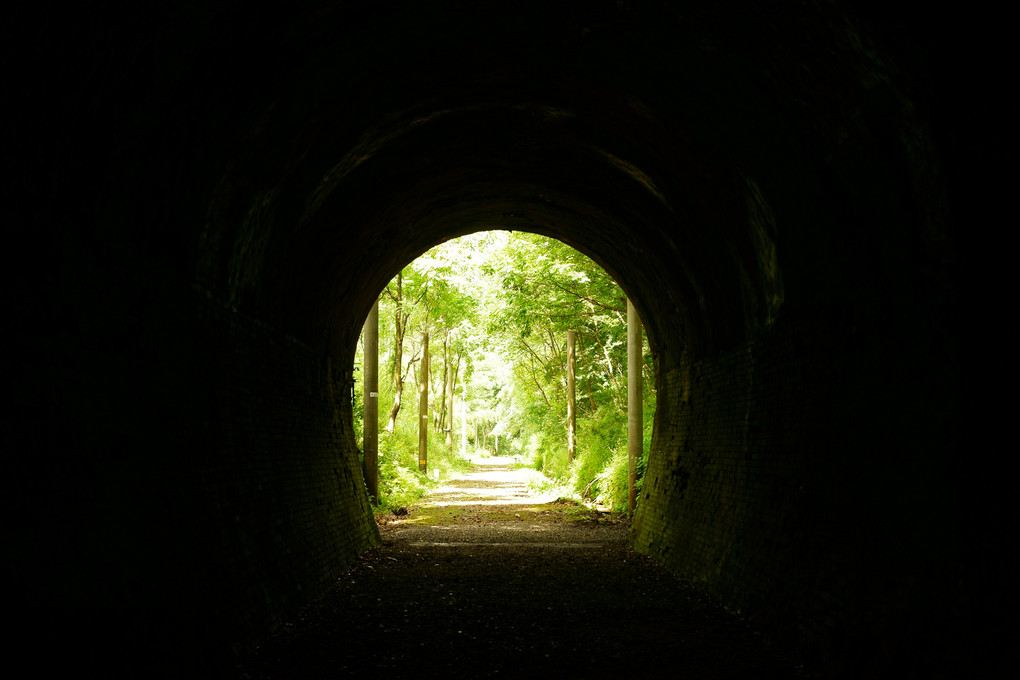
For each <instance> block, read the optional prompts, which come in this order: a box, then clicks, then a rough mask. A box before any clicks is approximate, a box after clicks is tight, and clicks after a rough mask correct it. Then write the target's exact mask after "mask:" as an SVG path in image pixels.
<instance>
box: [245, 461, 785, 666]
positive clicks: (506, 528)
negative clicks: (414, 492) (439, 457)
mask: <svg viewBox="0 0 1020 680" xmlns="http://www.w3.org/2000/svg"><path fill="white" fill-rule="evenodd" d="M510 462H511V461H509V460H508V459H504V458H490V459H485V460H481V461H478V463H477V464H476V465H475V466H474V468H473V469H472V470H471V471H470V472H468V473H466V474H462V475H460V476H459V477H458V478H457V479H455V480H453V482H451V483H450V484H448V485H447V486H445V487H443V488H440V489H438V490H437V491H436V492H435V493H433V494H432V495H431V496H430V497H429V498H428V499H427V500H426V502H424V503H422V504H421V505H420V506H418V507H413V508H411V509H410V512H409V514H408V515H406V516H402V517H395V516H387V517H382V518H380V519H379V522H380V531H381V533H382V537H383V546H382V547H381V548H379V549H376V550H372V551H369V552H368V553H366V554H365V555H364V556H363V557H362V558H361V559H360V560H359V561H358V562H357V563H356V564H355V565H354V566H353V567H352V568H351V569H350V570H349V571H348V572H347V573H346V574H344V575H343V576H342V577H341V578H340V579H339V580H338V582H337V584H336V586H335V587H334V588H333V589H332V590H330V591H329V592H328V593H327V594H326V595H324V596H323V597H322V598H320V599H319V600H318V601H316V602H315V603H314V604H313V605H312V606H311V607H309V608H308V609H306V610H305V611H304V612H303V613H302V615H301V616H300V617H299V618H298V619H297V620H295V621H294V622H293V623H291V624H288V625H287V626H286V627H285V630H283V631H282V632H281V633H280V634H278V635H276V636H274V637H273V638H271V639H270V640H268V641H267V642H266V643H265V644H264V645H262V647H261V648H260V650H259V653H258V655H257V656H256V657H255V658H254V659H252V660H251V663H250V664H248V665H247V666H246V667H244V668H242V669H240V673H239V677H241V678H274V679H281V678H308V679H311V678H345V677H354V676H356V675H358V676H360V675H364V674H365V673H366V672H367V673H368V674H369V675H367V676H366V677H384V678H385V677H394V678H396V677H407V678H415V679H418V678H440V677H442V678H449V679H460V678H490V677H495V678H534V677H536V676H538V675H553V676H556V677H560V678H599V677H613V676H615V677H620V678H663V677H678V678H795V677H800V675H799V674H798V673H797V672H796V671H795V670H793V669H792V668H791V667H790V666H789V665H788V664H786V663H784V662H782V661H781V660H780V659H778V658H776V657H775V656H774V655H773V654H771V653H770V652H769V651H768V650H767V649H766V648H765V647H764V646H763V645H762V644H761V642H760V641H759V640H758V638H757V637H756V636H755V635H754V634H752V633H751V632H750V631H749V630H748V629H747V628H746V627H745V626H744V625H743V624H742V623H741V622H740V621H739V620H737V619H735V618H734V617H732V616H730V615H729V614H728V613H727V612H726V611H725V610H723V609H722V608H720V607H719V606H717V605H715V604H714V603H712V602H711V601H709V600H708V599H706V598H704V597H702V596H700V595H698V594H697V593H696V592H695V591H693V590H692V589H690V588H688V587H687V586H686V585H685V584H684V583H683V582H681V581H679V580H678V579H677V578H676V577H674V576H672V575H671V574H669V573H667V572H666V571H665V570H664V569H662V568H660V567H658V566H657V565H656V564H655V563H653V562H652V561H651V560H650V559H648V558H646V557H644V556H641V555H638V554H636V553H634V552H633V551H632V550H631V549H630V548H629V547H628V544H627V532H628V529H629V522H628V521H626V520H621V519H611V518H609V517H608V515H604V514H601V513H596V512H593V511H591V510H589V509H588V508H586V507H584V506H578V505H576V504H573V503H570V502H562V501H560V502H557V501H556V500H555V499H553V498H536V497H532V496H529V495H528V493H527V489H526V487H525V485H524V482H523V479H524V477H523V476H522V473H521V472H519V471H516V470H514V469H513V468H512V466H511V465H510Z"/></svg>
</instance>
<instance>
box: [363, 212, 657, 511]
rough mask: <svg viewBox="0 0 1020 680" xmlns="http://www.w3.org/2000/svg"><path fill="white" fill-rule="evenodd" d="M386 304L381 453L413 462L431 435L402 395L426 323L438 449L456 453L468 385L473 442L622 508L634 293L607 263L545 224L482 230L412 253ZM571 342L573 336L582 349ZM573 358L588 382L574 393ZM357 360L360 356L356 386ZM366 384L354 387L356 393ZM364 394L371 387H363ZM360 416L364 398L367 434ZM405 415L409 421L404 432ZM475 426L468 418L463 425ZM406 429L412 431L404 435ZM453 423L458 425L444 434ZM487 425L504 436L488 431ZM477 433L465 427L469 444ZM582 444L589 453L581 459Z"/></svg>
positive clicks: (415, 376)
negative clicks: (423, 435) (420, 436)
mask: <svg viewBox="0 0 1020 680" xmlns="http://www.w3.org/2000/svg"><path fill="white" fill-rule="evenodd" d="M380 312H381V314H382V319H383V322H382V324H381V329H382V330H381V336H382V337H383V340H382V345H381V351H380V354H381V356H382V359H381V361H382V364H383V365H384V366H385V368H384V369H383V371H382V375H383V376H385V378H384V379H383V381H382V383H383V388H382V390H381V391H380V397H379V398H380V408H381V410H382V412H383V415H381V416H380V418H379V421H380V422H379V429H380V431H385V432H386V434H384V435H383V437H384V439H388V442H387V445H386V447H385V448H386V449H388V452H384V455H387V453H388V455H393V454H394V453H395V449H399V450H400V451H401V452H402V453H403V454H404V457H405V458H406V460H404V467H405V468H407V469H408V470H412V469H413V468H414V465H413V460H412V456H411V449H413V448H414V446H415V445H419V444H420V441H418V440H416V439H415V437H414V432H413V430H414V428H415V427H416V412H415V409H416V404H415V403H414V402H407V400H406V399H405V397H404V394H405V393H407V394H408V398H409V395H410V394H413V390H414V389H415V387H416V385H420V375H421V371H419V370H417V365H418V364H420V362H421V360H422V356H421V335H422V333H423V332H427V333H429V335H430V347H431V349H432V354H431V356H432V362H431V363H432V364H433V368H432V369H431V370H430V372H429V373H430V375H431V376H432V380H431V381H430V382H431V385H430V388H429V391H428V394H429V403H430V414H431V417H430V421H431V423H432V425H433V427H434V429H436V433H435V434H431V435H429V436H428V442H429V444H430V447H429V449H430V451H433V452H436V451H438V452H440V453H441V454H442V455H444V456H448V455H449V454H450V453H451V452H452V448H451V446H450V444H451V442H452V439H454V437H453V435H452V433H451V428H452V420H450V419H448V418H447V410H448V408H447V401H449V402H450V406H449V410H451V411H452V410H453V406H452V402H453V394H457V395H458V404H457V406H458V408H457V411H458V412H461V409H464V408H467V405H468V402H469V403H470V404H471V406H470V411H471V413H472V420H473V422H474V427H473V429H472V431H471V434H470V439H471V440H472V447H473V449H477V450H482V448H483V447H487V449H488V450H490V452H497V451H494V450H493V449H494V447H496V446H498V447H499V450H498V452H500V453H504V454H506V455H515V456H516V457H517V458H518V459H519V460H523V462H524V464H525V465H529V466H535V467H537V468H538V469H540V470H541V471H542V472H543V473H546V474H547V475H548V476H550V477H552V478H555V479H556V480H557V481H558V482H559V483H561V484H568V485H572V486H573V487H576V488H573V489H572V490H571V493H576V494H579V495H582V496H585V497H586V498H587V499H588V500H591V501H596V500H598V501H601V502H602V504H603V505H605V506H607V507H612V508H613V509H614V510H615V511H617V512H619V511H621V509H622V508H624V507H626V504H627V495H626V489H627V479H626V474H624V475H623V477H622V478H617V477H619V472H620V470H621V469H622V470H623V471H624V473H625V471H626V468H627V457H626V453H627V437H628V434H627V420H626V413H627V410H628V408H629V407H628V403H627V398H628V395H627V389H628V380H629V378H630V376H629V374H628V365H627V362H628V355H627V352H628V341H627V323H628V319H627V296H626V293H625V292H624V291H623V289H622V288H620V286H619V284H618V283H617V282H616V281H615V279H613V278H612V277H611V276H610V275H609V273H608V272H606V271H605V270H604V269H603V268H602V267H601V266H599V265H598V264H597V263H595V262H594V261H592V260H591V259H590V258H588V257H587V256H585V255H584V254H582V253H580V252H579V251H577V250H575V249H573V248H571V247H569V246H567V245H566V244H564V243H562V242H561V241H558V240H556V239H551V238H548V237H544V236H542V235H540V234H534V233H527V232H520V231H518V232H512V231H508V230H496V231H486V230H482V231H479V232H475V233H474V234H471V235H467V236H463V237H459V238H455V239H451V240H449V241H446V242H444V243H442V244H440V245H438V246H436V247H433V248H431V249H430V250H428V251H427V252H426V253H424V254H423V255H422V256H421V257H419V258H417V259H415V260H414V261H413V262H411V263H408V265H407V266H406V267H404V268H403V269H402V270H401V271H400V272H399V273H398V275H397V276H395V277H394V278H393V279H392V280H391V281H390V282H389V284H387V287H386V289H385V290H384V291H383V292H382V293H381V294H380ZM398 325H399V329H398ZM570 336H572V337H570ZM568 337H569V339H568ZM571 341H572V344H571ZM642 344H646V343H642ZM568 347H572V348H573V350H572V351H573V354H572V358H568ZM359 351H360V346H359ZM638 352H639V356H645V357H646V358H647V362H645V361H643V360H642V361H640V362H639V363H640V365H641V366H642V368H641V370H640V373H639V376H638V380H639V381H640V382H641V383H644V384H645V388H644V389H643V390H642V389H640V388H639V389H638V394H644V395H645V397H647V399H648V404H647V406H646V410H647V418H646V420H647V421H648V422H647V423H646V427H645V429H646V431H647V436H648V437H650V436H651V434H652V422H651V421H652V415H653V414H654V404H655V402H654V398H655V396H654V395H655V391H654V379H655V377H654V360H653V355H652V354H651V353H645V352H643V351H642V350H641V349H639V350H638ZM397 361H399V362H400V364H401V366H400V370H401V374H400V376H399V378H398V377H397V376H396V375H395V371H396V370H397V368H396V366H397V363H396V362H397ZM568 362H569V363H570V364H571V365H572V368H573V369H574V373H575V374H576V375H577V384H578V385H579V389H577V390H576V392H577V393H576V394H575V398H574V400H573V401H572V402H571V401H570V400H569V398H568V390H567V387H568V378H567V368H568ZM359 365H360V363H359V362H356V365H355V380H356V383H357V384H360V382H359V381H358V379H359V372H358V370H357V369H358V366H359ZM440 376H441V377H440ZM447 376H449V378H450V382H446V380H447ZM405 379H406V380H407V382H409V383H410V385H405V382H404V381H405ZM454 381H456V384H453V383H454ZM468 383H470V384H471V386H470V388H468ZM408 390H412V391H411V392H408ZM362 393H363V391H362V390H361V389H359V388H356V389H355V391H354V394H355V398H356V401H357V398H358V397H359V396H360V395H361V394H362ZM468 395H470V396H469V397H468ZM462 397H463V398H467V399H468V402H464V401H462V399H461V398H462ZM364 398H365V399H366V400H367V399H369V398H370V397H369V396H368V395H367V393H365V396H364ZM568 402H569V403H571V406H568ZM405 403H407V409H406V410H408V411H410V413H409V414H408V413H404V414H403V416H402V419H401V421H400V423H399V425H400V427H399V428H397V422H396V418H395V416H396V415H400V414H401V413H402V412H403V411H404V410H405V408H404V404H405ZM571 410H573V412H574V414H575V417H574V421H579V422H580V431H581V432H583V433H584V436H581V437H578V436H575V437H574V441H575V442H578V441H579V440H580V441H579V443H577V451H576V452H572V451H570V450H569V447H568V442H569V441H570V438H571V429H570V428H571V425H570V422H569V420H568V419H569V415H568V414H569V413H570V412H571ZM387 413H388V416H387ZM360 415H361V409H359V408H358V407H357V404H356V405H355V409H354V416H355V417H354V420H355V428H354V429H355V433H356V434H357V433H358V432H360V430H361V427H362V426H363V424H362V423H360V422H359V416H360ZM596 421H598V422H600V423H602V425H601V427H600V428H599V432H596V433H593V436H588V433H589V432H591V430H592V427H593V425H592V423H594V422H596ZM408 427H410V428H411V430H412V431H405V430H407V428H408ZM465 427H466V424H465V423H464V422H460V424H459V425H458V428H465ZM444 428H445V429H444ZM398 429H399V434H400V435H401V436H400V437H393V436H392V435H394V434H396V433H397V432H396V431H397V430H398ZM443 431H445V432H447V435H448V437H449V438H448V439H446V443H445V445H443V441H442V437H443V435H442V432H443ZM490 431H491V433H492V435H493V436H488V435H489V434H490ZM458 432H459V429H458ZM479 435H480V437H481V439H480V440H477V439H478V436H479ZM436 436H438V437H439V438H440V439H439V440H437V439H435V437H436ZM458 436H460V435H458ZM466 439H467V435H465V437H464V439H463V441H464V443H465V448H466ZM476 440H477V441H476ZM497 442H499V443H498V444H497ZM596 443H597V447H596V448H595V449H593V445H594V444H596ZM433 444H437V445H436V446H432V445H433ZM637 450H638V451H641V452H642V453H640V454H639V455H638V456H637V458H638V459H637V460H636V461H635V465H636V467H637V471H636V472H637V483H638V484H640V478H641V473H642V472H643V470H644V464H645V455H644V454H645V453H646V452H647V446H642V444H641V442H640V441H638V443H637ZM465 453H466V451H461V455H465ZM571 454H573V455H575V456H579V457H580V459H581V460H578V461H577V464H578V465H577V466H575V465H573V464H572V457H571ZM432 455H433V454H432V453H430V454H429V458H430V459H431V458H432ZM621 464H622V466H623V467H622V468H620V466H621ZM578 466H580V467H578ZM610 468H613V469H615V470H616V471H617V472H616V477H612V476H607V474H608V473H607V470H609V469H610ZM394 472H395V471H394ZM391 476H392V475H391ZM582 477H583V478H582ZM401 478H402V475H397V476H396V477H395V478H394V479H392V480H391V481H394V482H397V483H398V485H399V481H398V480H399V479H401ZM384 495H385V494H384ZM398 495H399V494H398ZM394 502H396V503H397V504H398V505H399V504H400V503H399V501H394Z"/></svg>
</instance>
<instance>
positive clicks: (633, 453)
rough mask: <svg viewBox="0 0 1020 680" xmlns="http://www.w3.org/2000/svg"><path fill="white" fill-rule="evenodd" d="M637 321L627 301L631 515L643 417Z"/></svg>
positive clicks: (642, 438)
mask: <svg viewBox="0 0 1020 680" xmlns="http://www.w3.org/2000/svg"><path fill="white" fill-rule="evenodd" d="M641 358H642V347H641V319H640V318H638V314H637V309H636V308H635V307H634V304H633V303H632V302H631V301H630V299H629V298H628V299H627V470H628V484H629V487H628V488H629V492H628V494H627V510H628V512H630V514H631V515H633V514H634V506H635V505H636V504H637V493H636V489H635V485H636V483H637V462H638V460H639V459H640V458H641V454H642V449H643V448H644V432H643V425H644V418H643V414H642V412H641V409H642V403H641V381H642V378H643V376H642V374H641V365H642V364H643V363H644V362H643V361H641Z"/></svg>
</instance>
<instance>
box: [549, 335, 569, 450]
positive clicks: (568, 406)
mask: <svg viewBox="0 0 1020 680" xmlns="http://www.w3.org/2000/svg"><path fill="white" fill-rule="evenodd" d="M575 395H576V391H575V387H574V331H567V461H568V462H570V461H573V460H574V454H575V453H576V452H577V441H576V439H575V436H576V432H577V400H576V398H575ZM543 396H544V395H543Z"/></svg>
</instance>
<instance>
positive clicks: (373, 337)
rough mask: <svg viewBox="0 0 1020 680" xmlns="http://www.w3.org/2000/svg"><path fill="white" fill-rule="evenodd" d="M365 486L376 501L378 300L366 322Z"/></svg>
mask: <svg viewBox="0 0 1020 680" xmlns="http://www.w3.org/2000/svg"><path fill="white" fill-rule="evenodd" d="M364 350H365V356H364V376H365V385H364V389H365V398H364V400H363V401H364V404H365V418H364V421H365V422H364V425H365V438H364V441H365V443H364V449H365V485H366V486H367V487H368V495H369V496H371V497H372V498H373V499H377V498H379V301H378V300H376V301H375V304H374V305H372V311H370V312H369V313H368V319H366V320H365V348H364Z"/></svg>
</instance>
